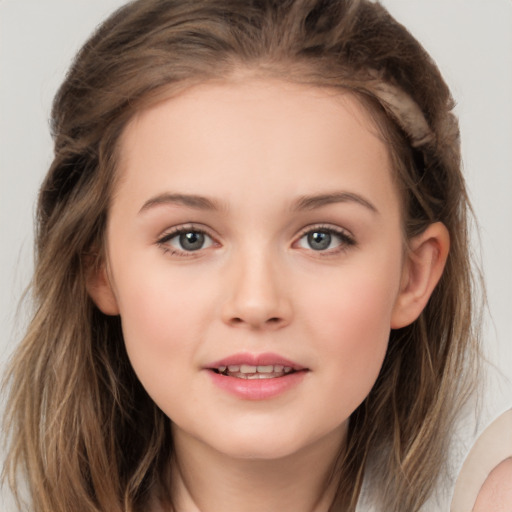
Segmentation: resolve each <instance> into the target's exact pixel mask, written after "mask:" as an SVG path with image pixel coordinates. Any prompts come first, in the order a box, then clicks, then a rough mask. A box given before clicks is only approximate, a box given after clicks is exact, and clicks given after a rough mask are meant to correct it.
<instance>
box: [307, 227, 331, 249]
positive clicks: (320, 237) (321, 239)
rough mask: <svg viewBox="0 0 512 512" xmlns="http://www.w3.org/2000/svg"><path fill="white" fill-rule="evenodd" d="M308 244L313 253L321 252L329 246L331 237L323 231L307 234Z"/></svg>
mask: <svg viewBox="0 0 512 512" xmlns="http://www.w3.org/2000/svg"><path fill="white" fill-rule="evenodd" d="M308 244H309V246H310V247H311V249H314V250H315V251H322V250H324V249H327V248H328V247H329V245H331V235H330V234H329V233H326V232H325V231H314V232H313V233H309V234H308Z"/></svg>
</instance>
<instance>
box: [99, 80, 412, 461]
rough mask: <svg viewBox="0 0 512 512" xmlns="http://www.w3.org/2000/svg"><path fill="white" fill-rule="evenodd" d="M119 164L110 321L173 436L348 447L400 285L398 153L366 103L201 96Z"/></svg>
mask: <svg viewBox="0 0 512 512" xmlns="http://www.w3.org/2000/svg"><path fill="white" fill-rule="evenodd" d="M120 155H121V157H120V163H119V178H120V179H119V182H118V185H117V190H116V191H115V194H114V197H113V201H112V205H111V211H110V216H109V221H108V228H107V260H108V264H107V270H106V273H107V275H108V282H109V290H110V292H111V294H112V300H111V302H110V304H111V306H110V310H109V307H106V306H104V308H103V309H104V310H106V311H107V312H110V313H119V314H120V316H121V319H122V326H123V333H124V338H125V342H126V348H127V351H128V355H129V357H130V360H131V363H132V365H133V368H134V370H135V372H136V374H137V376H138V377H139V379H140V381H141V382H142V384H143V385H144V387H145V388H146V390H147V392H148V393H149V395H150V396H151V397H152V398H153V400H154V401H155V402H156V404H157V405H158V406H159V407H160V408H161V409H162V410H163V411H164V412H165V413H166V414H167V415H168V416H169V418H171V420H172V422H173V428H174V434H175V436H176V438H177V439H185V438H193V439H194V440H196V441H198V442H200V443H202V444H203V445H205V446H208V447H210V448H212V449H215V450H217V451H218V452H220V453H223V454H226V455H228V456H231V457H254V458H272V457H282V456H286V455H290V454H293V453H295V452H297V451H299V450H301V449H302V448H304V447H307V446H311V445H314V444H315V443H321V442H322V440H326V439H332V438H333V437H335V438H337V439H341V438H342V437H343V433H344V432H345V429H346V425H347V420H348V418H349V416H350V414H351V413H352V412H353V411H354V410H355V409H356V408H357V406H358V405H359V404H360V403H361V402H362V401H363V400H364V398H365V397H366V396H367V394H368V393H369V391H370V389H371V387H372V386H373V384H374V382H375V380H376V377H377V375H378V372H379V370H380V367H381V364H382V361H383V358H384V354H385V352H386V347H387V342H388V337H389V332H390V327H391V326H392V325H393V322H394V315H395V314H396V308H397V303H398V297H399V296H400V293H401V283H402V277H403V258H402V254H403V240H402V229H401V218H400V206H399V199H398V195H397V191H396V190H395V186H394V183H393V179H392V173H391V169H390V164H389V155H388V151H387V148H386V146H385V145H384V143H383V142H382V141H381V140H380V139H379V138H378V136H377V135H376V129H375V128H374V125H373V124H372V122H371V120H370V117H369V115H368V114H367V113H366V112H365V110H364V108H363V107H362V106H361V105H360V104H359V103H358V101H357V99H356V98H355V97H354V96H352V95H350V94H349V93H339V92H333V91H332V90H327V89H325V90H324V89H319V88H311V87H307V86H300V85H292V84H288V83H283V82H278V81H271V80H253V81H244V82H236V83H224V84H215V85H214V84H204V85H202V86H198V87H196V88H193V89H190V90H188V91H187V92H186V93H184V94H182V95H180V96H178V97H175V98H172V99H170V100H167V101H165V102H162V103H160V104H158V105H157V106H155V107H152V108H151V109H149V110H146V111H143V112H142V113H140V114H139V115H137V116H136V117H135V118H134V119H133V120H132V121H131V123H130V124H129V125H128V127H127V128H126V130H125V132H124V134H123V137H122V140H121V145H120ZM100 302H101V301H100ZM100 307H101V306H100Z"/></svg>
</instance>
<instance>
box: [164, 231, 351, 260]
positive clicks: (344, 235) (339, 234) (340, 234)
mask: <svg viewBox="0 0 512 512" xmlns="http://www.w3.org/2000/svg"><path fill="white" fill-rule="evenodd" d="M186 233H196V234H201V235H204V236H206V237H208V238H209V239H210V240H211V241H212V244H211V245H210V246H212V245H217V246H218V245H219V244H218V242H216V241H215V238H214V237H213V236H212V235H210V234H209V233H208V232H207V231H206V230H205V229H204V228H201V227H198V226H195V225H193V224H189V225H185V226H179V227H176V228H173V229H172V230H171V231H169V232H167V233H165V234H164V235H163V236H162V237H161V238H159V239H158V240H157V242H156V243H157V245H158V246H159V247H161V249H162V250H163V251H164V253H166V254H171V255H172V256H181V257H197V256H199V253H200V252H202V251H203V250H204V249H207V248H208V247H206V248H203V247H201V248H199V249H197V250H195V251H194V250H192V251H186V250H178V249H176V248H174V247H172V246H170V245H169V242H170V241H171V240H172V239H174V238H176V237H178V236H180V235H182V234H186ZM311 233H326V234H329V235H334V236H335V237H336V238H338V240H339V245H338V246H336V247H335V248H333V249H326V250H315V249H313V248H309V249H308V250H310V251H312V252H313V253H315V254H316V255H318V256H320V257H327V256H332V255H335V254H338V253H340V252H343V251H346V250H347V249H348V248H349V247H353V246H356V245H357V243H356V241H355V239H354V238H353V236H352V235H350V234H349V233H348V232H347V231H346V230H344V229H341V228H335V227H333V226H328V225H317V226H308V227H307V228H304V229H303V230H302V231H301V233H300V235H299V236H298V238H297V239H296V241H295V242H294V243H293V246H295V245H296V244H298V243H299V242H300V241H301V240H302V239H303V238H304V237H306V236H307V235H309V234H311ZM210 246H209V247H210Z"/></svg>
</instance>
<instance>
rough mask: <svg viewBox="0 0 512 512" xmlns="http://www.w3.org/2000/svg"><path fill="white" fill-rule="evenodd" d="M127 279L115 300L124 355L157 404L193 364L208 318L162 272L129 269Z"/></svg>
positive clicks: (181, 287) (178, 283) (188, 291)
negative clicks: (123, 343) (163, 391)
mask: <svg viewBox="0 0 512 512" xmlns="http://www.w3.org/2000/svg"><path fill="white" fill-rule="evenodd" d="M125 275H128V276H130V278H129V279H124V280H123V282H122V283H121V286H120V287H119V288H118V290H117V295H118V297H119V309H120V315H121V322H122V328H123V337H124V341H125V345H126V350H127V352H128V356H129V358H130V361H131V364H132V366H133V369H134V370H135V372H136V374H137V376H138V377H139V379H140V381H141V382H142V384H143V385H144V387H145V388H146V390H147V391H148V392H149V394H150V395H152V396H153V395H154V397H155V398H156V396H158V395H159V394H160V392H161V390H162V389H164V388H165V386H169V384H170V382H171V381H174V380H178V379H180V378H182V377H183V373H184V371H185V368H187V367H190V365H191V364H193V362H194V350H195V349H196V348H197V346H199V345H200V344H201V341H202V337H203V331H202V329H201V327H202V326H203V325H204V323H205V320H204V317H205V316H206V315H207V314H208V312H207V310H206V309H205V308H203V307H201V300H200V299H199V298H198V297H197V294H195V293H193V291H192V290H191V289H190V287H187V286H186V283H184V282H181V281H180V280H179V279H176V276H174V278H172V277H173V276H170V277H171V278H169V276H166V275H165V271H162V270H161V269H160V270H159V269H154V271H149V270H144V271H139V270H138V269H137V268H135V267H132V268H130V269H128V268H127V269H125ZM200 312H202V314H200Z"/></svg>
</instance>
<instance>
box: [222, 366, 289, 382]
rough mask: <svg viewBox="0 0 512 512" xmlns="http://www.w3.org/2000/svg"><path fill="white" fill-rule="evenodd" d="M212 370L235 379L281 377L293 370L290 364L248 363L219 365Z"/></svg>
mask: <svg viewBox="0 0 512 512" xmlns="http://www.w3.org/2000/svg"><path fill="white" fill-rule="evenodd" d="M213 371H214V372H216V373H218V374H220V375H225V376H226V377H235V378H237V379H275V378H278V377H283V376H285V375H287V374H289V373H292V372H294V371H295V370H294V369H293V368H292V367H291V366H283V365H281V364H276V365H271V364H270V365H258V366H254V365H249V364H242V365H238V364H233V365H229V366H219V368H214V369H213Z"/></svg>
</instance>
